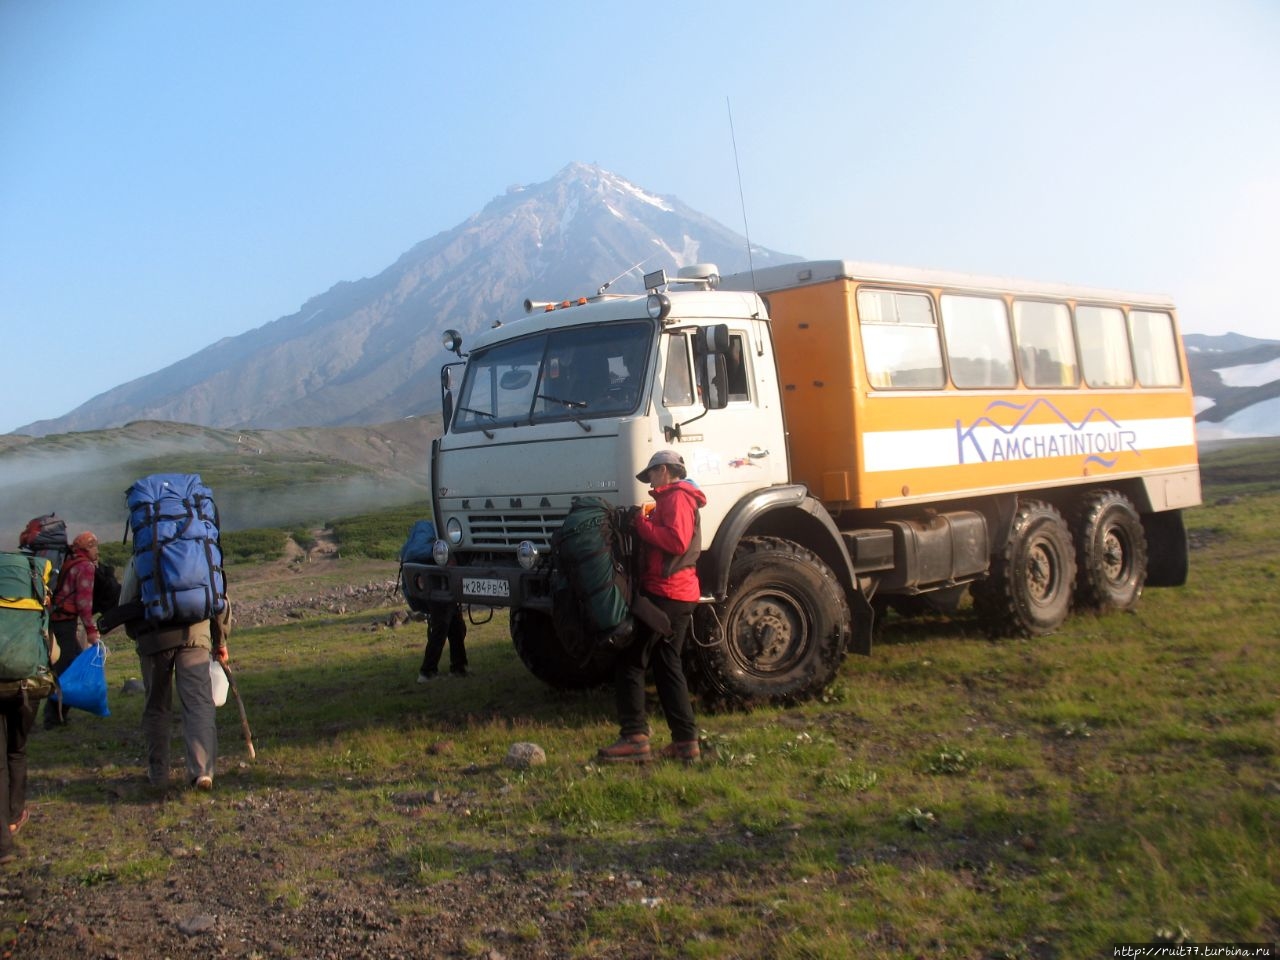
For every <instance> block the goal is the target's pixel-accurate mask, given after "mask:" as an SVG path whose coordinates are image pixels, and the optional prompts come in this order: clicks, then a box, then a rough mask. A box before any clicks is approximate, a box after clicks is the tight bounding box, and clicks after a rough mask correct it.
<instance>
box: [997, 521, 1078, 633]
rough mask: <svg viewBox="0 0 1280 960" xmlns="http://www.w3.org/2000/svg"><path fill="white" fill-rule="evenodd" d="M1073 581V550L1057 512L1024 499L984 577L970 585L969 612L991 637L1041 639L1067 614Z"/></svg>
mask: <svg viewBox="0 0 1280 960" xmlns="http://www.w3.org/2000/svg"><path fill="white" fill-rule="evenodd" d="M1075 579H1076V560H1075V548H1074V547H1073V546H1072V543H1071V532H1070V530H1068V529H1067V524H1066V521H1065V520H1063V518H1062V514H1060V513H1059V512H1058V511H1057V510H1055V509H1054V508H1053V507H1052V506H1050V505H1049V504H1047V503H1042V502H1040V501H1039V500H1024V501H1022V502H1021V503H1019V504H1018V512H1017V513H1016V514H1015V515H1014V518H1013V525H1012V527H1011V529H1010V530H1009V539H1008V540H1007V541H1006V542H1005V544H1004V545H1003V546H1002V547H1001V548H1000V549H999V550H997V551H996V552H995V554H994V555H993V556H992V558H991V568H990V570H989V571H988V572H987V579H986V580H984V581H982V582H980V583H978V584H975V585H974V589H973V591H972V592H973V600H974V608H975V609H976V610H977V613H978V616H979V617H981V618H982V620H983V622H984V624H985V625H986V628H987V630H988V631H989V632H990V633H991V634H993V635H994V636H1021V637H1042V636H1044V635H1045V634H1048V633H1052V632H1053V631H1054V630H1056V629H1057V628H1058V627H1060V626H1061V625H1062V622H1063V621H1064V620H1066V619H1067V615H1068V614H1069V613H1070V612H1071V595H1072V588H1073V586H1074V585H1075Z"/></svg>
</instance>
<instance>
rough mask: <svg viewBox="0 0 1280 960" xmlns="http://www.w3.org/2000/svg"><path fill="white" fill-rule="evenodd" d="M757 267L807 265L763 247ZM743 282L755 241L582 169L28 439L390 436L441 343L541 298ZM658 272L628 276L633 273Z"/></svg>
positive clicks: (430, 384) (28, 429)
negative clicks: (170, 427)
mask: <svg viewBox="0 0 1280 960" xmlns="http://www.w3.org/2000/svg"><path fill="white" fill-rule="evenodd" d="M752 257H753V259H754V263H755V265H756V266H763V265H769V264H776V263H781V262H785V261H787V260H794V259H796V258H795V257H789V256H786V255H783V254H778V253H774V252H773V251H770V250H766V249H763V248H755V249H754V250H753V252H752ZM702 261H711V262H714V263H717V264H718V265H719V266H720V268H721V271H722V272H724V273H729V272H732V271H736V270H742V269H746V267H747V266H748V257H747V243H746V241H745V240H744V239H742V238H741V237H739V236H738V235H737V234H735V233H733V232H732V231H730V230H728V229H726V228H725V227H723V226H721V225H720V224H718V223H716V222H715V221H714V220H711V219H710V218H708V217H706V216H703V215H702V214H700V213H698V212H697V211H695V210H693V209H691V208H689V207H687V206H685V205H684V204H682V203H681V202H680V201H679V200H677V199H675V198H674V197H660V196H656V195H654V194H651V193H648V192H646V191H644V190H642V189H641V188H639V187H637V186H636V185H634V184H632V183H629V182H628V181H626V180H624V179H623V178H621V177H618V176H616V175H614V174H612V173H609V172H608V171H606V170H602V169H600V168H599V167H596V166H588V165H585V164H580V163H573V164H570V165H569V166H567V167H565V168H564V169H563V170H561V171H560V172H559V173H558V174H557V175H556V176H555V177H553V178H552V179H551V180H548V181H547V182H545V183H540V184H534V185H531V186H522V187H513V188H511V189H509V190H508V191H507V193H506V194H505V195H503V196H500V197H498V198H496V199H495V200H493V201H492V202H491V203H489V204H488V205H487V206H486V207H485V208H484V209H483V210H482V211H481V212H479V213H477V214H475V215H474V216H472V217H471V218H469V219H468V220H467V221H465V222H464V223H461V224H459V225H458V226H456V227H454V228H453V229H451V230H446V231H445V232H443V233H440V234H437V235H436V236H434V237H432V238H431V239H429V240H425V241H423V242H422V243H419V244H418V245H417V246H415V247H414V248H413V249H411V250H409V251H408V252H407V253H405V254H404V255H402V256H401V257H400V258H399V259H398V260H397V261H396V262H395V263H394V264H392V265H391V266H389V267H387V268H386V269H385V270H384V271H382V272H381V273H380V274H378V275H377V276H375V277H370V278H365V279H362V280H357V281H354V282H342V283H339V284H337V285H336V286H334V287H333V288H331V289H330V290H328V291H327V292H325V293H322V294H320V295H319V296H316V297H313V298H312V299H310V300H308V301H307V302H306V303H305V304H303V305H302V307H301V309H299V310H298V312H297V313H294V314H292V315H291V316H287V317H281V318H280V319H278V320H275V321H273V322H271V323H267V324H266V325H264V326H262V327H259V328H257V329H255V330H251V331H249V332H247V333H243V334H241V335H239V336H236V337H227V338H224V339H222V340H220V341H218V342H217V343H214V344H212V345H211V346H208V347H206V348H204V349H203V350H201V351H199V352H198V353H196V354H194V355H192V356H190V357H188V358H186V359H184V360H182V361H180V362H178V363H175V364H173V365H171V366H169V367H166V368H165V369H163V370H159V371H157V372H155V373H152V374H148V375H147V376H143V377H140V378H138V379H136V380H132V381H130V382H128V383H125V384H122V385H121V386H119V387H115V388H114V389H112V390H109V391H107V392H106V393H103V394H100V395H99V396H97V397H94V398H93V399H92V400H90V401H88V402H87V403H85V404H82V405H81V406H80V407H77V408H76V409H75V410H73V411H71V412H70V413H68V414H66V415H65V416H62V417H58V418H55V419H51V420H41V421H37V422H36V423H32V424H29V425H27V426H25V427H22V428H20V431H19V432H21V433H27V434H34V435H45V434H50V433H65V432H67V431H71V430H99V429H104V428H108V427H117V426H123V425H124V424H126V423H128V422H130V421H133V420H142V419H145V420H171V421H178V422H182V423H194V424H201V425H204V426H210V427H222V428H227V429H232V428H236V429H239V428H269V429H278V428H283V427H301V426H312V427H314V426H344V425H353V424H370V423H385V422H388V421H391V420H395V419H397V418H399V417H403V416H409V415H415V414H423V413H426V412H428V411H431V410H438V409H439V403H440V396H439V393H440V391H439V377H438V375H437V372H438V369H439V366H440V363H441V361H442V360H443V359H444V357H445V354H444V351H443V349H442V347H441V344H440V334H441V333H442V332H443V331H444V330H445V329H446V328H449V327H453V328H456V329H459V330H461V331H462V332H463V333H464V334H466V333H469V332H474V331H476V330H478V329H482V328H487V327H489V326H490V325H492V324H493V323H494V322H495V321H498V320H506V319H511V318H513V317H514V316H518V315H520V314H522V312H523V308H522V304H523V302H524V299H525V298H526V297H532V298H533V299H535V300H562V299H565V298H566V297H576V296H581V295H587V294H594V293H595V292H596V290H597V289H598V288H599V287H600V286H601V285H603V284H604V283H606V282H608V281H610V280H614V279H615V278H618V279H617V280H616V282H614V283H613V285H612V286H611V287H610V289H611V290H612V291H614V292H628V291H629V292H640V282H639V278H640V274H641V273H642V272H643V271H647V270H655V269H658V268H659V267H665V268H666V269H667V270H668V271H669V272H671V273H674V272H675V268H676V267H678V266H682V265H686V264H689V263H694V262H702ZM641 263H642V264H643V266H642V267H639V268H637V269H636V270H635V271H633V272H632V273H630V274H628V275H626V276H622V277H619V275H620V274H623V273H624V272H625V271H627V270H628V268H630V267H632V265H634V264H641Z"/></svg>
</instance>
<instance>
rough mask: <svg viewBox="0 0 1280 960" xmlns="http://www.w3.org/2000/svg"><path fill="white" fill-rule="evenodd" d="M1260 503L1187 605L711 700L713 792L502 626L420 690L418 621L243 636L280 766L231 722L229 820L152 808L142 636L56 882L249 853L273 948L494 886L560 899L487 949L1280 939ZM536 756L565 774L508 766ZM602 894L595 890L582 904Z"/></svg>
mask: <svg viewBox="0 0 1280 960" xmlns="http://www.w3.org/2000/svg"><path fill="white" fill-rule="evenodd" d="M1256 482H1258V480H1257V474H1256V473H1246V475H1245V479H1244V480H1242V481H1241V484H1240V485H1236V486H1233V485H1231V484H1226V485H1223V486H1217V487H1215V488H1213V492H1212V497H1213V500H1212V501H1211V502H1210V505H1209V506H1206V507H1204V508H1202V509H1197V510H1195V511H1190V512H1189V513H1188V515H1187V520H1188V524H1189V526H1190V528H1191V530H1192V533H1193V535H1194V542H1195V543H1196V544H1197V547H1196V549H1195V550H1194V551H1193V555H1192V563H1191V579H1190V582H1189V583H1188V584H1187V585H1186V586H1185V587H1182V588H1178V589H1169V590H1150V591H1148V592H1147V594H1146V596H1145V597H1144V599H1143V601H1142V603H1141V605H1140V607H1139V608H1138V610H1137V611H1135V612H1133V613H1129V614H1112V615H1107V616H1102V617H1096V616H1077V617H1074V618H1072V619H1071V620H1070V621H1069V622H1068V624H1067V625H1066V627H1065V628H1064V629H1062V630H1061V631H1059V632H1058V633H1057V634H1055V635H1053V636H1050V637H1046V638H1043V639H1040V640H1036V641H1028V642H1020V641H999V642H996V641H991V640H989V639H987V638H986V637H985V636H984V635H983V634H982V632H981V631H980V630H979V629H977V628H976V626H975V625H974V624H973V623H972V622H970V621H967V620H966V619H964V617H963V616H957V617H956V618H945V617H932V618H929V619H927V620H925V621H922V622H914V621H900V620H893V621H890V622H888V623H886V624H885V625H884V627H883V628H882V630H881V631H880V633H879V634H878V636H877V644H876V650H875V653H874V654H873V656H872V657H870V658H858V657H850V658H849V659H848V660H847V661H846V662H845V664H844V666H843V667H842V669H841V672H840V675H839V677H838V679H837V681H836V683H835V684H833V686H832V688H831V689H830V690H829V691H827V694H826V695H825V696H824V697H821V698H817V699H815V700H813V701H811V702H808V703H805V704H801V705H799V706H795V707H790V708H769V709H758V710H755V711H752V712H724V713H708V712H706V711H705V710H703V709H702V708H701V705H699V723H700V725H701V727H702V730H703V741H704V745H705V746H706V748H707V751H706V760H705V762H704V763H702V764H700V765H698V766H694V767H687V768H686V767H684V766H680V765H670V764H654V765H651V766H648V767H644V768H638V769H632V768H625V767H624V768H616V767H601V766H598V765H596V764H594V763H593V762H592V756H593V754H594V751H595V749H596V748H597V747H598V746H600V745H602V744H604V743H606V742H608V741H610V740H611V739H612V738H613V737H614V735H615V731H616V728H615V725H614V720H613V703H612V696H611V692H610V691H609V690H607V689H605V690H592V691H587V692H579V693H565V692H557V691H554V690H551V689H549V688H547V687H545V686H543V685H541V684H539V683H538V682H537V681H536V680H534V679H533V678H532V677H531V676H530V675H529V674H528V673H526V672H525V670H524V669H523V667H522V666H521V665H520V663H519V662H518V660H517V658H516V657H515V655H514V653H513V652H512V650H511V647H510V641H509V640H508V638H507V632H506V621H505V617H504V616H502V615H498V616H497V617H495V618H494V620H493V621H492V622H491V623H489V624H487V625H484V626H476V627H472V628H471V632H470V636H469V639H468V647H469V651H470V653H471V660H472V665H473V666H474V668H475V675H474V676H473V677H470V678H468V679H466V680H460V681H455V680H449V679H442V680H439V681H437V682H435V683H433V684H430V685H427V686H418V685H417V684H415V683H414V676H415V673H416V668H417V663H418V658H419V657H420V655H421V648H422V642H423V640H424V632H425V631H424V629H423V627H422V625H421V624H413V625H411V626H409V627H402V628H400V629H392V628H389V627H387V626H385V625H384V621H385V617H380V616H376V615H374V614H362V615H351V616H341V617H328V618H316V619H313V620H308V621H305V622H300V623H294V624H290V625H288V626H285V627H271V628H259V629H253V630H243V631H240V632H239V633H237V634H236V635H235V636H234V637H233V639H232V651H233V666H235V667H236V670H237V677H238V679H239V684H240V688H241V691H242V693H243V695H244V697H245V701H246V704H247V706H248V710H249V715H250V719H251V720H252V723H253V729H254V734H255V742H256V746H257V748H258V753H259V758H258V760H257V761H256V762H250V761H248V760H247V758H246V756H245V750H244V746H243V744H242V742H241V741H240V735H239V728H238V723H237V720H236V716H235V714H234V713H233V712H232V709H233V708H231V707H227V708H224V709H223V710H222V711H220V713H219V725H220V737H221V743H222V754H223V756H222V759H221V761H220V774H219V781H218V789H217V791H216V793H215V795H214V796H215V798H216V802H213V803H212V806H209V807H208V812H207V813H203V811H204V810H205V808H206V805H207V802H206V801H202V800H201V799H200V798H199V797H198V796H196V795H194V794H190V793H180V794H178V795H177V796H176V797H174V798H171V800H170V801H169V802H166V803H164V804H160V805H156V804H155V803H152V802H147V800H146V798H145V795H144V791H143V788H142V787H141V786H140V785H139V784H138V783H137V779H136V778H137V776H138V775H139V773H140V771H141V769H142V753H141V751H142V740H141V735H140V733H139V732H138V722H139V711H140V704H139V702H138V700H137V699H136V698H129V697H124V696H120V695H118V694H117V691H118V690H119V688H120V684H121V683H122V682H123V680H124V679H125V678H126V677H127V676H131V675H136V672H137V665H136V659H135V658H134V657H133V655H132V653H131V652H130V650H129V646H128V644H127V643H126V642H124V641H123V640H117V639H115V638H114V637H113V638H111V639H110V643H111V645H112V647H113V649H114V653H113V656H112V657H111V658H110V659H109V662H108V670H109V677H110V684H111V689H112V691H113V696H112V711H113V714H112V716H111V717H110V718H107V719H105V720H101V721H92V720H87V719H83V718H81V719H80V722H79V724H78V726H77V728H76V733H75V735H74V736H63V735H61V734H57V735H45V734H42V733H40V734H37V735H36V736H35V738H34V739H33V741H32V746H31V762H32V785H31V793H32V801H33V804H34V805H35V807H36V810H37V815H36V816H33V822H32V825H31V827H29V828H28V829H29V830H32V832H33V833H35V832H36V831H38V835H39V837H40V838H41V843H42V847H43V849H44V850H45V853H44V854H43V855H42V857H41V859H40V861H39V864H38V867H37V869H36V872H37V874H39V875H43V876H45V877H47V878H48V879H47V882H50V883H57V884H65V885H71V886H79V887H82V888H85V889H89V888H103V889H104V890H107V891H109V892H110V894H111V895H112V896H113V897H119V898H128V897H131V896H135V895H136V894H137V891H138V890H139V889H140V888H141V887H143V886H145V885H148V884H158V885H160V884H163V882H164V878H166V877H167V876H171V875H173V874H175V873H176V872H177V871H178V870H179V866H180V864H181V862H182V861H183V858H190V857H196V858H199V857H201V856H210V855H213V856H220V857H239V858H241V861H242V862H243V863H245V864H246V865H256V864H270V865H271V867H270V871H269V876H268V879H266V880H264V881H263V882H262V883H261V884H260V886H255V887H252V888H251V890H252V892H251V893H250V894H249V895H250V896H252V897H253V898H254V902H255V903H256V904H257V905H258V906H257V909H258V910H260V912H261V914H262V916H263V917H264V923H265V922H268V918H271V917H274V916H275V915H276V914H277V913H283V914H285V915H289V914H298V915H308V916H310V915H311V914H309V913H307V912H308V911H312V910H319V909H320V906H322V905H323V900H324V893H323V891H325V890H326V889H328V888H331V887H332V885H333V884H334V883H337V882H339V881H340V880H341V881H342V882H347V883H350V882H357V883H360V884H364V885H367V886H369V887H370V888H376V889H378V890H380V891H382V895H384V896H389V897H391V898H392V899H391V903H392V906H391V907H389V909H392V910H394V911H395V912H396V913H397V915H398V917H399V922H400V923H402V924H407V925H410V927H411V929H414V930H419V929H420V930H421V931H422V936H423V942H427V941H428V939H430V938H431V937H432V936H433V934H432V933H431V931H433V930H435V929H436V928H435V927H434V926H433V924H434V923H435V922H436V920H437V919H438V915H437V913H438V910H440V909H442V908H440V907H439V906H438V905H437V903H436V898H435V895H434V894H435V892H436V891H439V890H443V889H454V888H457V889H468V890H472V891H475V893H474V895H475V896H483V891H484V890H485V889H486V887H485V883H484V879H483V878H484V877H485V876H487V875H488V873H489V872H490V871H495V872H498V873H501V874H502V875H504V876H511V877H516V878H518V887H519V889H521V890H528V891H536V893H537V896H536V898H535V897H531V898H530V899H528V900H524V899H521V898H512V897H511V895H510V894H509V893H508V894H506V895H505V896H504V897H503V898H502V900H501V901H496V900H495V901H494V902H493V903H492V904H490V905H489V909H488V910H479V911H477V913H476V915H475V916H473V917H472V918H471V919H465V918H464V919H458V917H456V916H454V917H453V922H454V923H456V924H458V925H459V929H457V930H456V931H455V932H453V933H451V934H450V935H449V937H448V938H446V939H445V940H444V941H434V940H433V941H432V942H433V944H434V949H437V950H438V951H439V952H440V953H441V955H458V956H466V955H474V956H483V955H484V954H485V952H486V951H487V950H488V949H490V948H493V949H496V950H499V951H500V952H501V953H503V954H504V955H507V956H513V957H515V956H524V955H528V951H530V950H531V949H533V948H534V947H536V949H537V950H538V951H542V953H543V954H545V955H551V954H554V955H564V956H573V957H581V958H588V957H600V956H615V957H636V956H646V957H687V958H713V957H714V958H720V957H747V958H775V957H782V958H797V960H798V958H814V957H859V958H899V957H909V956H928V957H941V956H949V957H965V958H987V957H1019V958H1075V957H1101V956H1110V955H1111V954H1110V945H1111V944H1112V943H1113V942H1116V941H1153V940H1157V939H1161V938H1166V939H1176V938H1178V937H1185V939H1188V940H1192V941H1275V940H1277V939H1280V910H1278V909H1277V904H1280V742H1278V739H1277V729H1278V724H1280V695H1278V693H1277V690H1278V687H1277V683H1276V677H1277V676H1280V642H1278V641H1280V592H1278V591H1277V589H1276V586H1277V584H1276V578H1277V576H1278V575H1280V549H1278V548H1277V543H1278V538H1277V536H1276V534H1275V533H1274V531H1275V530H1276V529H1280V527H1278V526H1277V524H1278V523H1280V494H1276V493H1265V492H1264V493H1250V492H1247V491H1246V492H1243V493H1242V492H1240V489H1241V487H1246V488H1251V487H1252V485H1253V484H1254V483H1256ZM1219 500H1220V501H1221V502H1218V501H1219ZM416 518H417V511H416V510H410V511H407V512H405V513H404V515H400V514H395V515H391V516H389V517H387V518H384V520H382V521H379V520H378V518H376V517H369V518H360V519H359V520H358V521H357V522H354V523H353V525H352V527H351V528H350V532H348V533H345V534H343V533H340V537H341V540H342V542H343V544H344V547H343V557H344V559H343V560H342V561H340V563H342V564H345V563H346V562H347V560H346V557H347V551H348V549H351V550H355V549H357V548H355V547H354V546H349V544H352V543H355V542H357V540H358V541H359V542H361V543H363V544H366V546H365V547H362V548H361V549H368V550H370V551H375V552H376V550H379V549H382V548H380V547H376V546H371V545H375V544H377V543H380V542H381V543H383V544H386V543H390V542H393V541H394V543H395V548H396V549H398V547H399V540H397V539H395V538H396V537H399V538H400V539H402V538H403V534H404V532H405V531H407V528H408V525H409V522H411V520H412V519H416ZM379 530H381V532H378V531H379ZM397 530H398V531H399V532H396V531H397ZM348 536H350V537H351V538H352V539H351V540H350V541H348V540H347V539H346V537H348ZM385 568H386V570H387V572H388V575H392V574H393V573H394V563H393V562H392V561H390V560H388V561H387V563H386V565H385ZM389 609H390V608H389ZM652 707H653V710H654V715H655V721H656V727H657V731H658V740H659V742H663V741H664V740H665V729H664V728H663V726H662V723H661V719H660V713H659V712H658V710H657V706H656V704H652ZM518 741H533V742H536V743H538V744H540V745H541V746H542V747H543V748H544V749H545V750H546V753H547V757H548V763H547V764H546V765H545V766H542V767H535V768H532V769H529V770H524V771H518V770H513V769H510V768H508V767H506V766H505V765H504V764H503V762H502V760H503V757H504V756H505V754H506V751H507V749H508V748H509V747H510V745H511V744H512V743H515V742H518ZM176 742H177V741H175V745H176ZM175 757H176V754H175ZM197 810H200V811H202V816H209V817H212V818H213V819H212V825H211V826H209V827H208V828H207V829H201V828H198V827H197V826H195V825H194V824H196V823H198V822H199V820H198V819H196V820H193V815H194V814H195V812H196V811H197ZM156 836H164V837H166V838H167V840H166V844H165V845H164V846H163V847H157V845H156V843H155V842H154V838H155V837H156ZM27 839H28V843H31V841H32V840H33V839H34V837H31V836H28V838H27ZM197 847H199V848H200V849H196V848H197ZM161 851H163V852H161ZM126 864H127V866H126ZM246 869H248V866H247V867H246ZM264 869H265V868H264ZM584 889H589V890H591V891H593V892H594V893H595V894H597V895H598V897H597V898H593V899H591V900H590V901H588V902H589V904H590V906H589V907H587V908H586V909H581V908H580V907H579V904H580V903H581V899H580V898H579V897H578V896H577V895H576V894H577V893H578V892H580V891H582V890H584ZM318 905H319V906H318ZM13 909H17V908H16V907H15V906H13V905H12V903H11V902H9V901H5V902H0V914H3V915H4V916H9V915H10V914H9V913H8V911H10V910H13ZM23 909H25V910H26V911H27V913H28V914H30V913H32V908H31V905H30V904H26V905H25V906H24V907H23Z"/></svg>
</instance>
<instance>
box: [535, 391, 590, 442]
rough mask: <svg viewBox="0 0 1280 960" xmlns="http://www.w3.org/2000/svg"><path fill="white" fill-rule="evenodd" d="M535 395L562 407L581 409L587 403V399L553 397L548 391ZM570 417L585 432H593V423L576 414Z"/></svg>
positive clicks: (539, 398) (536, 397) (538, 398)
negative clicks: (586, 421)
mask: <svg viewBox="0 0 1280 960" xmlns="http://www.w3.org/2000/svg"><path fill="white" fill-rule="evenodd" d="M533 396H534V398H535V399H537V400H549V401H551V402H552V403H558V404H560V405H561V406H562V407H568V408H569V409H570V410H581V409H583V408H584V407H586V405H587V403H586V401H585V400H561V399H560V398H559V397H553V396H551V395H550V394H547V393H535V394H534V395H533ZM569 419H570V420H572V421H573V422H574V423H576V424H577V425H578V426H580V427H581V428H582V432H583V433H590V432H591V424H589V423H583V422H582V421H581V420H580V419H578V418H577V417H574V416H570V417H569ZM530 422H532V421H530Z"/></svg>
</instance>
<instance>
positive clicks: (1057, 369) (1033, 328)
mask: <svg viewBox="0 0 1280 960" xmlns="http://www.w3.org/2000/svg"><path fill="white" fill-rule="evenodd" d="M1013 330H1014V336H1015V339H1016V340H1017V344H1018V363H1019V365H1020V366H1021V367H1022V382H1023V383H1025V384H1026V385H1027V386H1028V387H1074V386H1076V385H1077V384H1078V383H1079V382H1080V370H1079V367H1078V366H1077V365H1076V343H1075V335H1074V334H1073V333H1072V330H1071V311H1070V310H1068V309H1067V305H1066V304H1065V303H1048V302H1046V301H1043V300H1015V301H1014V302H1013Z"/></svg>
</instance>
